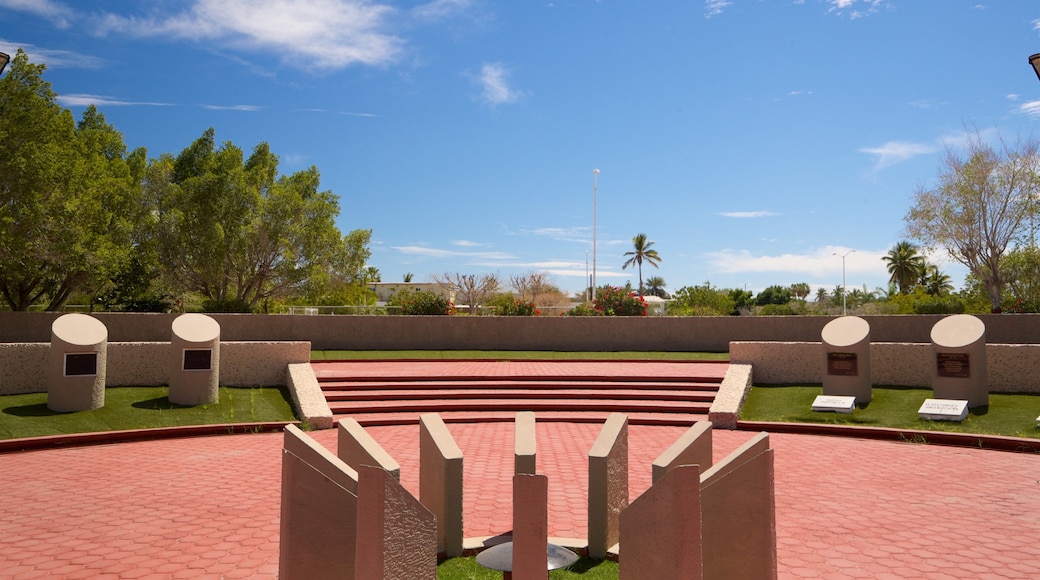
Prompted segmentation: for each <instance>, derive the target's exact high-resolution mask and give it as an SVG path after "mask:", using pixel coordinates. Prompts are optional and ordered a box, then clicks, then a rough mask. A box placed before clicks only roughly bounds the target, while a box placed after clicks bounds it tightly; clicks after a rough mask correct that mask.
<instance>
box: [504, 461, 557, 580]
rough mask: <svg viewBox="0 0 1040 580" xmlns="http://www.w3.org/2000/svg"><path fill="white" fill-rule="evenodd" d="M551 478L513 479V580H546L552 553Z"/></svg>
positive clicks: (526, 475)
mask: <svg viewBox="0 0 1040 580" xmlns="http://www.w3.org/2000/svg"><path fill="white" fill-rule="evenodd" d="M548 544H549V478H548V477H546V476H544V475H534V474H529V473H518V474H516V475H514V476H513V564H512V568H513V569H512V578H513V580H544V579H545V577H546V569H545V568H546V553H547V551H548V549H549V546H548Z"/></svg>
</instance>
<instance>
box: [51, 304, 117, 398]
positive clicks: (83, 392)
mask: <svg viewBox="0 0 1040 580" xmlns="http://www.w3.org/2000/svg"><path fill="white" fill-rule="evenodd" d="M75 354H87V355H90V354H93V355H94V356H95V357H96V358H95V360H94V362H95V365H96V368H95V373H94V374H91V375H83V376H65V364H66V357H67V355H75ZM48 358H49V362H48V363H47V366H48V369H47V371H48V372H47V373H46V374H45V376H47V377H48V383H47V408H48V409H50V410H52V411H58V412H62V413H65V412H72V411H89V410H91V409H98V408H101V407H104V406H105V380H106V369H107V366H108V364H107V361H108V330H107V329H106V328H105V325H104V324H102V323H101V322H100V321H99V320H97V319H96V318H92V317H90V316H87V315H85V314H66V315H64V316H61V317H59V318H58V319H56V320H55V321H54V324H53V325H52V329H51V348H50V356H49V357H48Z"/></svg>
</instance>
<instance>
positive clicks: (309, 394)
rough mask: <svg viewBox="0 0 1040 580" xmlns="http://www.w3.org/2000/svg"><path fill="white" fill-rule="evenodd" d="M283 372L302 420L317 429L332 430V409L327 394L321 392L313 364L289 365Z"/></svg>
mask: <svg viewBox="0 0 1040 580" xmlns="http://www.w3.org/2000/svg"><path fill="white" fill-rule="evenodd" d="M283 372H284V373H285V383H286V385H287V386H288V387H289V394H290V395H291V396H292V400H293V405H294V406H295V407H296V412H297V413H298V414H299V416H300V420H301V421H304V422H305V423H307V424H308V425H310V426H311V427H313V428H315V429H331V428H332V424H333V420H332V409H330V408H329V403H328V401H326V400H325V394H324V393H322V392H321V385H319V384H318V378H317V377H315V376H314V368H313V367H311V364H310V363H309V362H294V363H291V364H289V365H287V366H286V368H285V370H284V371H283Z"/></svg>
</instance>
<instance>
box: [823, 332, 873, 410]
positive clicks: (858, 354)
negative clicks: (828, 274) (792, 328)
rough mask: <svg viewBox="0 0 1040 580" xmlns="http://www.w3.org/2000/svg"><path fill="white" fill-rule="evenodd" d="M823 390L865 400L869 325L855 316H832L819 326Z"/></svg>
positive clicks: (868, 387)
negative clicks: (831, 318)
mask: <svg viewBox="0 0 1040 580" xmlns="http://www.w3.org/2000/svg"><path fill="white" fill-rule="evenodd" d="M820 337H821V339H822V341H823V356H824V360H823V363H824V367H823V368H824V372H823V394H824V395H829V396H838V397H856V403H857V404H859V403H869V402H870V399H871V384H870V325H869V324H867V321H866V320H863V319H862V318H860V317H858V316H843V317H841V318H835V319H834V320H832V321H830V322H828V323H827V325H826V326H824V327H823V331H822V332H821V333H820Z"/></svg>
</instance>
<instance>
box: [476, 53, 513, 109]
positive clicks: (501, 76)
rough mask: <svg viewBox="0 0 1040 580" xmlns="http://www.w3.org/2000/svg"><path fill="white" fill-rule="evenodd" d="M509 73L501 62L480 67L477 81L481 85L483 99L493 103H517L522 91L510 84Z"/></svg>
mask: <svg viewBox="0 0 1040 580" xmlns="http://www.w3.org/2000/svg"><path fill="white" fill-rule="evenodd" d="M507 77H508V73H507V71H506V69H505V67H503V66H502V64H500V63H488V64H485V65H484V66H482V67H480V75H479V76H478V77H477V82H478V83H479V84H480V86H481V93H480V96H481V99H483V100H484V101H485V102H486V103H488V104H491V105H504V104H509V103H515V102H516V101H518V100H519V99H520V96H521V93H520V92H519V91H517V90H515V89H513V88H512V87H511V86H509V79H508V78H507Z"/></svg>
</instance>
